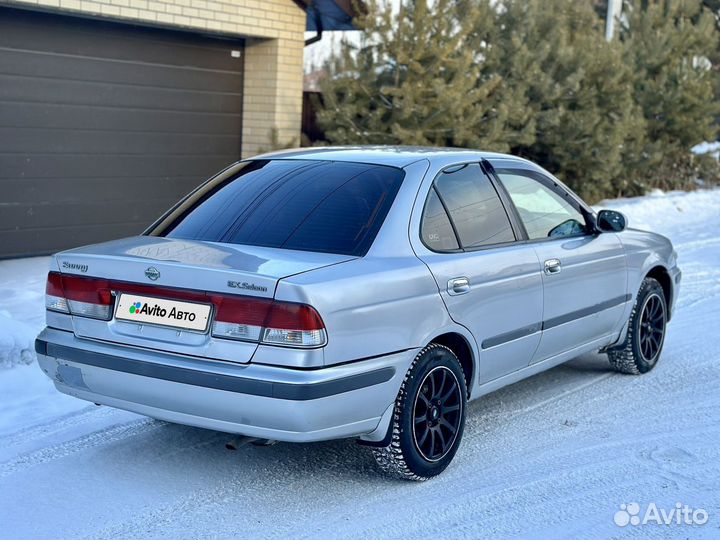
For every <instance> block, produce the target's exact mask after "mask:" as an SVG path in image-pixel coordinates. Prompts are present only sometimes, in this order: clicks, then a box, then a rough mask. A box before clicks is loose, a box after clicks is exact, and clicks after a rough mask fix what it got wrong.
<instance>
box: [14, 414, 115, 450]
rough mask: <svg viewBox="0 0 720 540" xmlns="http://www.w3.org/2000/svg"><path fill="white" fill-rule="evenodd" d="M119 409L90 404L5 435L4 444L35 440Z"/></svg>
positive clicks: (102, 416)
mask: <svg viewBox="0 0 720 540" xmlns="http://www.w3.org/2000/svg"><path fill="white" fill-rule="evenodd" d="M117 412H118V411H117V410H115V409H111V408H108V407H103V408H99V407H98V406H97V405H88V406H87V407H83V408H82V409H78V410H77V411H73V412H71V413H67V414H64V415H62V416H58V417H56V418H54V419H53V420H51V421H49V422H43V423H39V424H35V425H32V426H29V427H27V428H24V429H21V430H18V431H15V432H14V433H11V434H9V435H7V436H6V437H3V440H2V444H3V446H5V447H8V446H15V445H16V444H20V443H25V442H29V441H35V440H37V439H41V438H43V437H47V436H48V435H53V434H55V433H58V432H60V431H63V430H66V429H70V428H74V427H77V426H81V425H83V424H87V423H88V422H92V421H95V420H98V419H102V418H104V417H106V416H111V415H113V414H117Z"/></svg>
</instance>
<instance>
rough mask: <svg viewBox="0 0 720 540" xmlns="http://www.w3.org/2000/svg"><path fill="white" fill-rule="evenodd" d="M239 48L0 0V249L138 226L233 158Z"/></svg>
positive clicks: (36, 246) (35, 248)
mask: <svg viewBox="0 0 720 540" xmlns="http://www.w3.org/2000/svg"><path fill="white" fill-rule="evenodd" d="M241 52H242V42H238V41H235V40H221V39H214V38H209V37H204V36H199V35H194V34H190V33H187V34H186V33H184V32H171V31H165V30H159V29H150V28H143V27H135V26H130V25H123V24H114V23H109V22H101V21H98V20H90V19H80V18H75V17H65V16H60V15H53V14H42V13H32V12H25V11H21V10H12V9H8V8H0V257H12V256H22V255H30V254H42V253H50V252H54V251H58V250H60V249H64V248H68V247H73V246H78V245H82V244H87V243H92V242H99V241H103V240H108V239H112V238H119V237H122V236H129V235H133V234H138V233H140V232H142V230H143V229H144V228H145V227H146V226H147V225H149V224H150V223H151V222H152V221H153V220H154V219H155V218H156V217H157V216H158V215H159V214H160V213H161V212H162V211H163V210H165V209H166V208H167V207H169V206H170V205H171V204H172V203H174V202H175V201H176V200H178V199H179V198H180V197H182V196H183V195H184V194H185V193H187V192H188V191H190V190H191V189H193V188H194V187H195V186H197V185H198V184H199V183H200V182H201V181H202V180H203V179H205V178H207V177H208V176H209V175H211V174H212V173H214V172H216V171H218V170H219V169H221V168H223V167H224V166H226V165H227V164H229V163H231V162H233V161H235V160H237V159H239V156H240V134H241V124H242V57H243V55H242V54H241Z"/></svg>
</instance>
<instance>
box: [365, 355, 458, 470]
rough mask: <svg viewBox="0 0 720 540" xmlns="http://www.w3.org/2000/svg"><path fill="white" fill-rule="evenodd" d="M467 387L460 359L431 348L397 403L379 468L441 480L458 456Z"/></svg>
mask: <svg viewBox="0 0 720 540" xmlns="http://www.w3.org/2000/svg"><path fill="white" fill-rule="evenodd" d="M466 406H467V385H466V383H465V376H464V374H463V370H462V367H461V366H460V362H459V360H458V359H457V356H455V354H454V353H453V352H452V351H451V350H450V349H448V348H447V347H445V346H443V345H438V344H436V343H431V344H430V345H428V346H427V347H425V348H424V349H423V350H422V351H420V352H419V353H418V355H417V356H416V357H415V360H414V361H413V363H412V365H411V366H410V369H409V370H408V372H407V375H406V376H405V380H404V381H403V384H402V386H401V387H400V392H399V393H398V396H397V399H396V400H395V410H394V411H393V419H392V424H391V426H390V429H391V430H392V433H391V438H390V444H388V445H387V446H385V447H382V448H373V454H374V456H375V459H376V460H377V462H378V464H379V465H380V467H381V468H382V469H383V470H384V471H385V472H387V473H389V474H391V475H393V476H396V477H399V478H403V479H406V480H426V479H428V478H431V477H433V476H437V475H438V474H440V473H441V472H442V471H444V470H445V468H446V467H447V466H448V465H449V464H450V462H451V461H452V459H453V457H454V456H455V453H456V452H457V449H458V446H459V445H460V440H461V439H462V434H463V429H464V427H465V409H466Z"/></svg>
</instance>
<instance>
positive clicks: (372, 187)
mask: <svg viewBox="0 0 720 540" xmlns="http://www.w3.org/2000/svg"><path fill="white" fill-rule="evenodd" d="M404 176H405V173H404V172H403V171H402V170H400V169H396V168H394V167H385V166H381V165H368V164H364V163H343V162H331V161H307V160H258V161H250V162H248V163H247V164H246V165H245V166H244V167H243V168H242V169H240V171H238V172H236V173H235V174H233V175H231V176H230V177H229V178H222V179H213V180H210V181H209V182H207V183H206V184H205V185H203V186H202V187H201V188H200V189H198V190H196V191H195V192H194V193H192V194H190V195H189V196H188V197H187V198H186V199H185V200H184V201H183V202H181V203H180V205H179V206H178V207H177V208H176V209H174V210H173V211H171V212H170V213H169V214H168V215H167V216H166V217H165V218H164V219H163V220H162V221H161V222H160V224H159V225H158V226H157V227H156V228H155V229H154V230H153V231H151V233H150V234H152V235H154V236H167V237H168V238H182V239H186V240H205V241H211V242H226V243H231V244H245V245H251V246H265V247H275V248H285V249H298V250H305V251H320V252H324V253H339V254H343V255H357V256H362V255H364V254H365V253H366V252H367V250H368V249H369V248H370V245H371V244H372V242H373V240H374V239H375V236H376V235H377V232H378V230H379V229H380V226H381V225H382V223H383V221H384V220H385V216H386V215H387V213H388V210H389V209H390V206H391V205H392V202H393V200H394V199H395V195H396V194H397V192H398V189H399V188H400V184H401V183H402V180H403V177H404Z"/></svg>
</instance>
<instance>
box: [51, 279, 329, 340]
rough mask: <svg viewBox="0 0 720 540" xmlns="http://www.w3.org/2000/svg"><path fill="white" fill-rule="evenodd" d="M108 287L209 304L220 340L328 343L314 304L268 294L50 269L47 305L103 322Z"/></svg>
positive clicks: (107, 315) (109, 305)
mask: <svg viewBox="0 0 720 540" xmlns="http://www.w3.org/2000/svg"><path fill="white" fill-rule="evenodd" d="M112 289H116V290H117V289H119V290H120V291H122V292H137V293H138V294H147V295H151V296H159V297H165V298H175V299H178V300H185V301H192V302H208V303H212V304H213V306H214V307H215V317H214V322H213V325H212V335H213V336H215V337H218V338H225V339H237V340H242V341H254V342H262V343H268V344H271V345H283V346H286V347H319V346H322V345H325V343H326V342H327V337H326V332H325V325H324V323H323V321H322V319H321V318H320V315H319V314H318V312H317V311H315V309H314V308H313V307H311V306H308V305H305V304H295V303H292V302H280V301H277V300H272V299H268V298H252V297H247V296H226V295H221V294H212V293H207V294H206V293H202V292H199V291H185V290H177V289H164V288H157V287H152V286H150V287H149V286H146V285H137V284H128V283H118V282H110V281H109V280H106V279H100V278H90V277H80V276H69V275H63V274H60V273H58V272H50V273H49V274H48V280H47V287H46V289H45V307H47V309H49V310H52V311H59V312H62V313H70V314H72V315H78V316H82V317H92V318H94V319H102V320H106V321H107V320H110V318H111V317H112V309H113V303H114V302H113V296H112Z"/></svg>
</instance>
